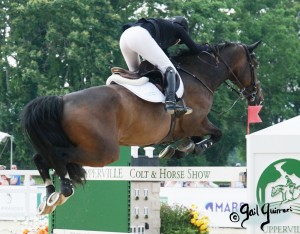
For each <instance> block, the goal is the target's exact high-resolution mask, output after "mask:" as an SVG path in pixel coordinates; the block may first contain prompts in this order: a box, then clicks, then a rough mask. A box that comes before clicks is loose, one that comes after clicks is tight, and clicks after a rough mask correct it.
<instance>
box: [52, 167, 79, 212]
mask: <svg viewBox="0 0 300 234" xmlns="http://www.w3.org/2000/svg"><path fill="white" fill-rule="evenodd" d="M56 173H57V172H56ZM58 176H59V178H60V182H61V183H60V192H59V193H57V192H55V193H53V194H52V195H51V196H50V197H49V198H48V200H47V205H49V206H59V205H62V204H63V203H65V202H66V201H67V200H68V199H69V198H70V197H71V196H72V195H73V194H74V188H73V184H72V181H71V179H70V177H69V174H68V171H67V168H66V167H65V170H63V172H62V171H60V172H59V174H58Z"/></svg>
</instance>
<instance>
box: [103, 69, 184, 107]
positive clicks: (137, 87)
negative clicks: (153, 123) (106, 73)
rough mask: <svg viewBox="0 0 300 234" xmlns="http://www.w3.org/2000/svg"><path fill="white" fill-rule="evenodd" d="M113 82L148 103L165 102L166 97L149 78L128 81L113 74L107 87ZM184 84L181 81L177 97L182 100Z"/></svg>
mask: <svg viewBox="0 0 300 234" xmlns="http://www.w3.org/2000/svg"><path fill="white" fill-rule="evenodd" d="M112 82H114V83H117V84H119V85H121V86H123V87H124V88H126V89H128V90H130V91H131V92H132V93H134V94H135V95H136V96H138V97H139V98H141V99H143V100H145V101H148V102H162V103H164V102H165V95H164V94H163V93H162V92H161V91H160V90H159V89H158V88H157V87H156V86H155V85H154V84H152V83H151V82H149V78H147V77H141V78H140V79H137V80H130V79H126V78H124V77H122V76H120V75H118V74H112V75H111V76H110V77H108V79H107V80H106V85H110V84H111V83H112ZM183 91H184V88H183V83H182V81H181V79H180V84H179V88H178V90H177V91H176V95H177V97H179V98H181V97H182V95H183Z"/></svg>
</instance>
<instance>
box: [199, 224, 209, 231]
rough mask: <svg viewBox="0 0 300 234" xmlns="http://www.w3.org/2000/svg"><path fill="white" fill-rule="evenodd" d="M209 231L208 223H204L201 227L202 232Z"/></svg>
mask: <svg viewBox="0 0 300 234" xmlns="http://www.w3.org/2000/svg"><path fill="white" fill-rule="evenodd" d="M206 229H207V223H203V224H202V225H201V226H200V230H201V231H204V230H206Z"/></svg>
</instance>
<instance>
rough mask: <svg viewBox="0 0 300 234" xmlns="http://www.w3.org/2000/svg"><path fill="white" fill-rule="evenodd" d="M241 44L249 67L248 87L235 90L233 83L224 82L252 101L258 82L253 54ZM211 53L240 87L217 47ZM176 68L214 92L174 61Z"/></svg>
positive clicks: (240, 95)
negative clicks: (249, 78) (249, 82)
mask: <svg viewBox="0 0 300 234" xmlns="http://www.w3.org/2000/svg"><path fill="white" fill-rule="evenodd" d="M242 46H243V48H244V50H245V52H246V56H247V61H248V65H249V68H250V73H251V85H249V86H248V87H244V88H241V89H240V90H237V89H236V88H235V87H234V86H233V85H231V84H229V83H228V82H227V81H226V80H225V81H224V83H225V84H226V85H227V87H228V88H229V89H231V90H232V91H234V92H236V93H237V94H238V95H239V98H241V99H243V98H246V99H248V100H250V101H251V102H254V101H255V98H256V95H257V86H258V84H259V81H258V80H257V78H256V76H255V72H254V65H253V63H252V57H253V56H254V54H253V53H252V52H250V51H249V49H248V47H247V46H246V45H244V44H242ZM204 53H207V52H204ZM213 53H214V55H215V56H216V58H217V59H218V60H219V61H221V62H222V63H223V64H224V65H225V66H226V68H227V70H228V71H229V75H232V76H233V77H234V79H235V81H236V83H238V84H239V85H240V86H241V87H242V86H243V85H242V83H241V82H240V80H239V78H238V77H237V76H236V75H235V74H234V72H233V71H232V69H231V67H230V66H229V65H228V64H227V63H226V61H225V60H224V59H223V58H222V57H221V56H220V53H219V49H218V48H215V49H214V51H213ZM176 69H177V70H178V71H179V70H180V71H182V72H184V73H186V74H188V75H190V76H192V77H193V78H195V79H196V80H198V81H199V82H200V83H201V84H202V85H203V86H204V87H205V88H206V89H207V90H208V91H209V92H210V93H211V94H214V91H212V90H211V89H210V88H209V87H208V86H207V85H206V84H205V83H204V82H203V81H202V80H201V79H199V78H198V77H197V76H196V75H194V74H192V73H191V72H189V71H187V70H186V69H184V68H182V67H181V66H180V64H178V63H176ZM245 69H246V67H245ZM248 90H251V91H248Z"/></svg>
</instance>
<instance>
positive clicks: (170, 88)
mask: <svg viewBox="0 0 300 234" xmlns="http://www.w3.org/2000/svg"><path fill="white" fill-rule="evenodd" d="M175 75H176V71H175V70H174V69H173V68H172V67H168V68H167V70H166V73H165V79H166V82H167V87H166V101H165V102H166V110H167V112H168V113H169V114H174V112H175V110H179V111H184V107H183V106H178V105H177V104H176V93H175V89H176V77H175Z"/></svg>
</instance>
